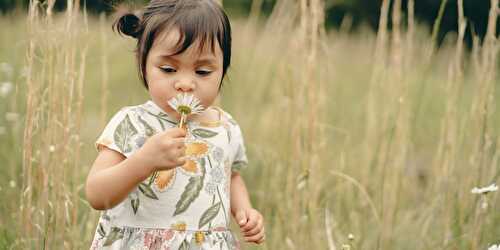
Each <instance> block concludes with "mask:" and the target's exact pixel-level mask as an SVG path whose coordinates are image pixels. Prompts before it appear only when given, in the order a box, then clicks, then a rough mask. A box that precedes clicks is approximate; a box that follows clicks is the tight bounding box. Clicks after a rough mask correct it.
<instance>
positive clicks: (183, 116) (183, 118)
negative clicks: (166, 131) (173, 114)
mask: <svg viewBox="0 0 500 250" xmlns="http://www.w3.org/2000/svg"><path fill="white" fill-rule="evenodd" d="M186 116H187V115H186V113H184V112H182V113H181V120H180V121H179V128H182V127H184V123H185V122H186Z"/></svg>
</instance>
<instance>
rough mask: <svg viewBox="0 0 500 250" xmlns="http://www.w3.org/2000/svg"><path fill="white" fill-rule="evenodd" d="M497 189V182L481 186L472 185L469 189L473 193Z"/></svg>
mask: <svg viewBox="0 0 500 250" xmlns="http://www.w3.org/2000/svg"><path fill="white" fill-rule="evenodd" d="M497 190H498V187H497V184H495V183H493V184H491V185H489V186H487V187H482V188H477V187H474V188H473V189H472V190H471V193H473V194H487V193H489V192H495V191H497Z"/></svg>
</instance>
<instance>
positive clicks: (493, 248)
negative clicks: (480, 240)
mask: <svg viewBox="0 0 500 250" xmlns="http://www.w3.org/2000/svg"><path fill="white" fill-rule="evenodd" d="M488 250H500V244H498V245H495V244H493V245H491V246H490V247H488Z"/></svg>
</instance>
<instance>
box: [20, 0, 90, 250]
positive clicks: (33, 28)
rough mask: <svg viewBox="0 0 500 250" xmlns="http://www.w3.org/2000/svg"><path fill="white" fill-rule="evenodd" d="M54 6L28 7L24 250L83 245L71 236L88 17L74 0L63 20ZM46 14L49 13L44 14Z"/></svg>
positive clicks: (74, 222)
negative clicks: (83, 27) (84, 26)
mask: <svg viewBox="0 0 500 250" xmlns="http://www.w3.org/2000/svg"><path fill="white" fill-rule="evenodd" d="M54 4H55V1H48V2H47V5H46V7H43V8H42V6H41V5H40V2H38V1H31V2H30V8H29V10H30V12H29V18H28V29H29V47H28V50H27V52H26V53H27V61H26V62H27V65H28V73H27V80H26V85H27V86H26V87H27V89H28V95H27V103H26V107H27V108H26V122H25V132H24V157H23V177H24V178H23V185H22V187H23V189H22V190H23V193H22V194H21V209H20V213H19V216H20V217H21V219H22V220H23V222H22V225H23V229H22V231H21V232H20V235H25V236H26V237H24V238H21V239H20V241H19V242H18V243H17V244H19V245H20V246H23V248H29V247H30V246H37V247H40V246H43V247H44V248H48V249H53V248H54V247H55V246H62V245H63V246H64V247H67V248H74V246H75V245H78V242H74V241H73V240H72V239H73V237H74V235H71V234H69V233H71V232H75V229H76V228H78V225H77V219H78V218H77V214H78V203H79V196H78V191H77V186H78V185H77V183H78V180H79V177H80V174H81V173H80V172H78V170H80V164H81V162H80V153H79V150H80V143H81V142H80V138H79V136H78V135H79V134H80V122H81V115H82V110H83V81H84V78H83V76H84V72H85V57H86V48H85V47H84V48H81V47H80V45H79V44H78V43H77V41H78V35H81V34H82V31H81V30H80V29H79V27H80V26H79V25H82V24H81V23H80V22H79V20H81V19H85V18H86V16H85V17H83V18H82V16H81V15H80V13H79V9H78V8H79V4H78V3H75V2H73V1H70V0H68V1H67V6H68V8H67V10H66V11H65V13H64V14H65V15H64V17H62V16H61V17H60V16H54V15H53V6H54ZM42 9H43V10H44V11H45V14H43V13H41V12H40V10H42ZM61 18H62V20H61ZM78 48H80V50H78ZM77 51H81V52H80V54H77ZM78 63H79V65H78ZM68 229H69V230H68Z"/></svg>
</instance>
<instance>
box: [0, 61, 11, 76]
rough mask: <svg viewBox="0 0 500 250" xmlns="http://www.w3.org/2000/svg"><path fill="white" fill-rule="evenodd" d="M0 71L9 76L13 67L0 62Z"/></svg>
mask: <svg viewBox="0 0 500 250" xmlns="http://www.w3.org/2000/svg"><path fill="white" fill-rule="evenodd" d="M0 71H1V72H2V73H4V74H6V75H7V77H11V76H12V73H13V72H14V68H13V67H12V66H11V65H10V64H8V63H6V62H2V63H0Z"/></svg>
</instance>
